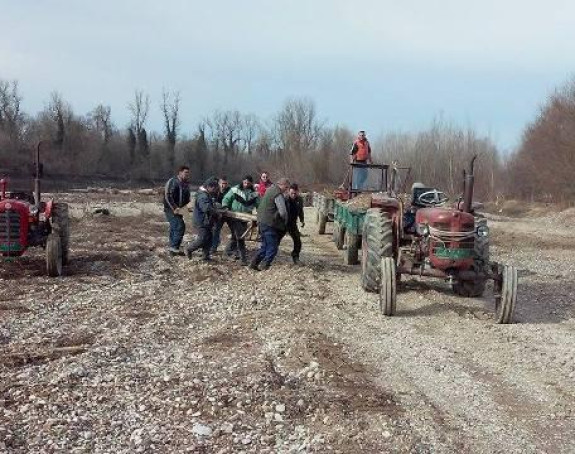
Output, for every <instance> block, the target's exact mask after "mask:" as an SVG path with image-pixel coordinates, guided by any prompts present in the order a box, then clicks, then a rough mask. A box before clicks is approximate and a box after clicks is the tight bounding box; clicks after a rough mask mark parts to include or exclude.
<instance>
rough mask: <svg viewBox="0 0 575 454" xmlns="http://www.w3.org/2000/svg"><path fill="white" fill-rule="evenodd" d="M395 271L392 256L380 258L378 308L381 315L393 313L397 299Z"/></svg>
mask: <svg viewBox="0 0 575 454" xmlns="http://www.w3.org/2000/svg"><path fill="white" fill-rule="evenodd" d="M395 278H396V271H395V261H394V260H393V257H384V258H382V259H381V283H380V286H379V310H380V311H381V313H382V314H383V315H387V316H390V315H394V314H395V305H396V301H397V293H396V281H395Z"/></svg>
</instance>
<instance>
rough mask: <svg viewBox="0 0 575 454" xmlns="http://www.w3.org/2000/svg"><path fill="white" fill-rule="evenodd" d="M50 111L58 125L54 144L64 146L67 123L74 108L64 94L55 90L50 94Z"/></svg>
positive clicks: (59, 146)
mask: <svg viewBox="0 0 575 454" xmlns="http://www.w3.org/2000/svg"><path fill="white" fill-rule="evenodd" d="M48 112H49V113H50V115H51V118H52V121H53V122H54V123H55V125H56V132H55V138H54V144H55V145H56V146H57V147H58V148H62V147H63V146H64V140H65V139H66V132H67V131H66V125H67V124H68V123H69V122H70V119H71V118H72V109H71V107H70V105H69V104H68V103H67V102H66V101H64V99H63V98H62V95H61V94H60V93H58V92H57V91H54V92H52V94H51V95H50V102H49V104H48Z"/></svg>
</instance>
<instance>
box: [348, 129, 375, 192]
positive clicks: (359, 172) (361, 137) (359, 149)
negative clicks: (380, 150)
mask: <svg viewBox="0 0 575 454" xmlns="http://www.w3.org/2000/svg"><path fill="white" fill-rule="evenodd" d="M350 162H351V163H352V164H371V146H370V145H369V141H368V140H367V137H365V131H359V133H358V134H357V139H356V140H355V142H353V146H352V147H351V153H350ZM366 180H367V169H366V168H361V167H354V168H353V179H352V181H353V184H352V187H351V188H352V189H357V190H362V189H364V188H365V183H366Z"/></svg>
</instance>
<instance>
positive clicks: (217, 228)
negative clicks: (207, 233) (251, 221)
mask: <svg viewBox="0 0 575 454" xmlns="http://www.w3.org/2000/svg"><path fill="white" fill-rule="evenodd" d="M218 186H219V190H218V194H217V196H216V203H219V204H220V205H222V204H223V200H224V196H225V195H226V194H227V193H228V191H229V190H230V185H229V183H228V179H227V177H226V176H222V177H220V179H219V181H218ZM226 222H227V221H225V220H224V219H218V220H217V221H216V225H214V231H213V238H212V251H211V252H212V254H215V253H216V252H217V250H218V246H219V245H220V243H221V235H222V227H223V226H224V223H226ZM227 224H228V227H230V223H229V222H227ZM230 230H231V227H230Z"/></svg>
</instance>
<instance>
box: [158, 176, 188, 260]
mask: <svg viewBox="0 0 575 454" xmlns="http://www.w3.org/2000/svg"><path fill="white" fill-rule="evenodd" d="M189 177H190V168H189V167H188V166H181V167H180V168H179V169H178V174H177V175H176V176H174V177H172V178H170V179H169V180H168V182H167V183H166V186H165V188H164V213H165V214H166V219H167V220H168V222H169V223H170V247H169V249H168V251H169V252H170V254H171V255H184V253H183V252H181V251H180V246H181V244H182V239H183V238H184V232H185V231H186V224H185V223H184V218H183V216H184V214H185V206H186V205H187V204H188V203H190V188H189V186H188V179H189Z"/></svg>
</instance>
